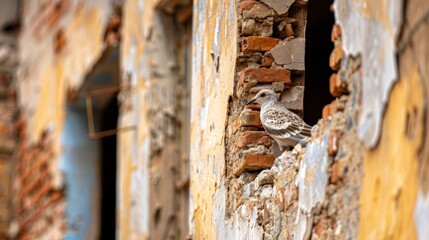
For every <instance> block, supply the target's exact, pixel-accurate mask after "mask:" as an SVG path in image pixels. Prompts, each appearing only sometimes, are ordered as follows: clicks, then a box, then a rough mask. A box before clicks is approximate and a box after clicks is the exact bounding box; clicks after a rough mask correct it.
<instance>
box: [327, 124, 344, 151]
mask: <svg viewBox="0 0 429 240" xmlns="http://www.w3.org/2000/svg"><path fill="white" fill-rule="evenodd" d="M341 136H342V134H341V132H340V131H338V130H332V131H331V132H330V133H329V141H328V145H329V147H328V153H329V155H331V156H335V155H336V154H337V152H338V146H339V142H340V140H341Z"/></svg>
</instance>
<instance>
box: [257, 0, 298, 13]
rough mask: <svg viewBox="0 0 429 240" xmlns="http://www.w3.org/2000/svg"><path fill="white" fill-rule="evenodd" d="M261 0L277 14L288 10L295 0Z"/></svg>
mask: <svg viewBox="0 0 429 240" xmlns="http://www.w3.org/2000/svg"><path fill="white" fill-rule="evenodd" d="M261 2H263V3H265V4H267V5H268V6H269V7H271V8H272V9H274V11H276V13H277V14H279V15H283V14H285V13H287V12H288V10H289V8H290V6H292V4H293V3H294V2H295V0H261Z"/></svg>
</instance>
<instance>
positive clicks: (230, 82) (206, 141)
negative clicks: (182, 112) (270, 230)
mask: <svg viewBox="0 0 429 240" xmlns="http://www.w3.org/2000/svg"><path fill="white" fill-rule="evenodd" d="M195 4H196V6H194V9H195V10H196V11H194V18H193V19H194V33H195V35H194V36H193V39H194V41H193V43H194V45H193V58H194V59H193V60H194V62H193V63H194V65H193V75H192V110H191V199H192V200H191V202H192V203H193V204H194V205H193V206H192V205H191V211H192V212H191V219H192V222H193V229H194V231H195V232H194V239H216V236H218V235H219V234H221V233H220V232H218V231H219V230H220V229H216V223H215V222H214V221H216V222H217V223H218V224H224V219H216V213H217V214H218V216H223V214H224V212H222V211H225V209H222V207H221V208H219V207H216V208H215V207H214V206H215V204H220V205H221V206H222V205H223V204H225V203H215V202H214V194H215V192H216V191H217V190H218V189H219V187H221V186H220V184H221V180H222V178H223V177H224V172H225V142H224V139H225V124H226V121H227V113H228V112H227V111H228V98H229V96H230V95H231V94H232V91H233V87H234V70H235V58H236V52H237V49H236V47H237V44H236V42H237V25H236V24H237V23H236V22H237V20H236V12H235V3H234V1H230V2H228V1H221V0H210V1H196V2H195ZM195 24H196V25H195ZM212 53H213V55H214V59H213V58H212V57H211V54H212ZM217 54H219V72H218V73H216V67H215V62H214V60H216V56H217ZM192 207H193V208H192ZM218 221H219V222H218ZM218 237H219V236H218Z"/></svg>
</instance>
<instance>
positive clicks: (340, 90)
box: [329, 73, 347, 97]
mask: <svg viewBox="0 0 429 240" xmlns="http://www.w3.org/2000/svg"><path fill="white" fill-rule="evenodd" d="M329 92H330V93H331V95H332V96H334V97H339V96H341V95H343V94H344V93H346V92H347V87H346V86H345V84H343V82H342V81H341V78H340V75H339V74H337V73H333V74H332V75H331V77H330V78H329Z"/></svg>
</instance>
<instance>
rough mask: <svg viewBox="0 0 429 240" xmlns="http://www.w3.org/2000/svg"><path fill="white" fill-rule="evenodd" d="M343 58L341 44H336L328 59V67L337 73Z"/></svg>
mask: <svg viewBox="0 0 429 240" xmlns="http://www.w3.org/2000/svg"><path fill="white" fill-rule="evenodd" d="M343 57H344V51H343V49H342V47H341V44H338V45H336V46H335V47H334V50H332V53H331V56H330V57H329V66H330V67H331V69H332V70H334V71H337V70H338V69H340V63H341V59H342V58H343Z"/></svg>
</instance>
